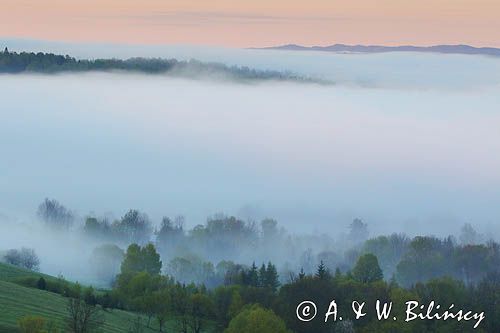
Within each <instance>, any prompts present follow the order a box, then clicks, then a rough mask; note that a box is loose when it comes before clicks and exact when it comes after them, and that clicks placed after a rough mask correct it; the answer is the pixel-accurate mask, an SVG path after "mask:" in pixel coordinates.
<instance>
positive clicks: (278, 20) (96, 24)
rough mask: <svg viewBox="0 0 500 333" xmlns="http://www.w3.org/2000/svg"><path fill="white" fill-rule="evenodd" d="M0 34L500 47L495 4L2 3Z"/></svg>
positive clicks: (321, 0)
mask: <svg viewBox="0 0 500 333" xmlns="http://www.w3.org/2000/svg"><path fill="white" fill-rule="evenodd" d="M0 4H1V10H0V35H1V36H0V37H4V38H5V37H12V38H32V39H43V40H61V41H73V42H114V43H130V44H196V45H217V46H226V47H263V46H272V45H281V44H287V43H296V44H302V45H329V44H334V43H345V44H379V45H401V44H405V45H406V44H412V45H423V46H425V45H433V44H469V45H473V46H490V47H500V38H499V33H498V31H500V20H499V19H498V13H499V12H500V1H498V0H405V1H401V0H349V1H347V0H309V1H294V0H287V1H285V0H273V1H269V0H252V1H249V0H242V1H234V0H218V1H204V0H169V1H163V0H142V1H135V0H87V1H82V0H74V1H66V0H46V1H40V0H28V1H27V0H1V1H0Z"/></svg>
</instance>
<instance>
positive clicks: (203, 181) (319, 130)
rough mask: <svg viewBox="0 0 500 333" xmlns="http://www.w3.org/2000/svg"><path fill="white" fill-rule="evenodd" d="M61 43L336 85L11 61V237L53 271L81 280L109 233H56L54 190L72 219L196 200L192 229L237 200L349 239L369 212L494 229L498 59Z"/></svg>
mask: <svg viewBox="0 0 500 333" xmlns="http://www.w3.org/2000/svg"><path fill="white" fill-rule="evenodd" d="M38 46H39V45H38ZM51 47H52V50H50V51H53V52H62V53H66V52H67V53H69V54H71V55H75V56H81V57H99V56H100V57H111V56H114V57H128V56H157V57H160V56H161V57H166V58H167V57H174V58H179V59H189V58H196V59H199V60H202V61H217V62H221V63H224V64H228V65H240V66H243V65H244V66H249V67H251V68H257V69H262V70H277V71H291V72H293V73H298V74H300V75H306V76H310V77H314V78H320V79H327V80H330V81H333V82H334V84H333V85H320V84H314V83H294V82H254V83H241V82H233V81H231V80H229V79H223V78H220V77H218V78H216V79H211V78H209V77H203V78H200V79H196V78H192V79H183V78H172V77H168V76H163V75H145V74H130V73H81V74H57V75H39V74H37V75H34V74H33V75H31V74H18V75H7V74H5V75H1V76H0V96H1V99H0V103H1V105H0V241H1V244H2V247H1V248H0V250H6V249H10V248H20V247H31V248H35V250H36V251H37V252H38V253H39V255H40V257H41V258H42V263H41V268H42V271H47V272H49V273H51V274H55V275H57V274H58V273H63V274H65V275H69V276H72V277H74V278H80V279H82V278H83V279H85V278H87V276H86V274H87V273H86V272H80V271H78V265H77V264H78V263H75V262H74V260H73V257H74V256H80V255H81V256H89V255H90V253H91V252H92V250H93V248H94V247H95V246H96V245H98V244H99V242H98V241H95V242H89V241H88V240H87V239H81V238H80V237H79V236H78V233H74V234H71V236H70V237H68V236H67V235H63V236H61V235H59V234H57V233H56V234H52V233H50V232H48V231H46V230H45V229H44V226H43V224H42V223H41V222H40V221H39V220H38V218H37V216H36V211H37V207H38V205H39V204H40V202H41V201H42V200H44V199H45V198H56V199H57V200H59V201H60V202H61V203H63V204H64V205H65V206H66V207H68V208H69V209H71V210H72V212H73V213H74V215H75V217H76V218H75V221H76V226H78V225H83V221H84V219H85V217H87V216H89V215H95V216H106V217H107V218H109V220H110V221H112V220H114V219H120V218H121V217H122V216H123V215H124V214H125V213H126V212H127V211H128V210H129V209H138V210H140V211H142V212H145V213H147V214H148V216H149V219H150V220H151V222H152V224H153V225H154V226H159V225H160V222H161V220H162V217H163V216H177V215H182V216H184V218H185V224H186V226H188V227H189V228H192V227H194V226H196V225H199V224H204V223H205V222H206V219H207V217H209V216H214V214H217V213H224V214H227V215H228V216H236V217H237V218H239V219H241V220H243V221H261V220H262V219H265V218H274V219H276V220H277V221H278V223H279V226H280V227H284V228H285V229H286V230H287V232H289V233H291V234H300V235H306V234H307V235H309V234H310V235H321V234H327V235H330V236H331V237H332V240H335V239H338V237H340V236H341V235H343V234H347V233H348V232H349V229H348V227H349V224H350V223H351V222H352V220H353V219H355V218H361V219H362V220H363V221H364V222H365V223H367V225H368V230H369V232H370V236H375V235H379V234H390V233H393V232H398V233H399V232H404V233H406V234H408V235H410V236H415V235H428V234H435V235H438V236H446V235H450V234H452V235H458V233H459V232H460V228H461V227H462V226H463V225H464V224H466V223H470V224H472V225H474V227H475V228H476V229H477V230H478V231H479V232H480V233H482V234H483V235H485V237H486V238H493V239H498V233H499V231H500V230H499V221H500V204H499V203H500V173H499V170H500V154H499V153H498V152H499V151H500V58H493V57H484V56H467V55H437V54H417V53H405V54H400V53H387V54H363V55H360V54H332V53H313V52H285V51H259V50H230V49H217V48H213V49H208V48H199V49H195V48H188V47H177V48H176V47H169V48H159V47H157V48H154V47H149V48H146V47H144V48H140V47H135V48H130V49H127V48H125V47H123V48H122V49H120V48H116V49H113V48H111V47H108V48H105V47H101V48H98V47H97V46H92V47H88V48H84V47H76V46H74V45H73V46H72V45H67V46H65V45H59V46H57V45H56V46H54V45H51ZM57 47H58V48H59V49H57ZM64 47H66V48H64ZM54 48H55V49H54ZM113 52H115V53H113ZM75 228H76V227H75ZM47 234H50V236H47ZM52 238H54V239H55V240H53V241H51V240H50V239H52ZM314 243H315V244H316V246H318V248H317V249H315V250H317V251H321V248H319V247H320V246H323V245H324V246H325V247H328V244H326V243H328V242H325V244H323V243H321V242H319V243H318V242H314ZM51 244H59V245H58V247H54V246H51ZM332 246H334V245H332ZM61 248H63V249H64V252H61ZM304 249H307V246H306V245H304ZM245 256H246V257H248V260H247V262H248V261H250V262H251V260H252V258H250V257H251V254H249V253H246V254H245ZM290 256H291V255H290ZM49 258H56V259H49ZM220 259H222V258H219V257H217V258H213V260H220ZM232 259H234V260H240V261H245V260H244V259H242V257H239V258H232ZM256 259H258V258H254V259H253V260H256ZM273 259H276V258H273ZM263 260H264V258H263ZM297 265H298V264H297ZM297 265H296V266H294V267H293V268H294V269H296V268H297V267H298V266H297ZM89 280H91V278H89Z"/></svg>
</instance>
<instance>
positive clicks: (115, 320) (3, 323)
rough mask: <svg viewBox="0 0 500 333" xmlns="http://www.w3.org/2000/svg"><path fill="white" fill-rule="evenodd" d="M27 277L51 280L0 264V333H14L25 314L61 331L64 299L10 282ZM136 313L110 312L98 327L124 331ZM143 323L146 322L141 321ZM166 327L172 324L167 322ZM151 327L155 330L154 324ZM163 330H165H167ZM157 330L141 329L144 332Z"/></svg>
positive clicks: (117, 332) (110, 331) (63, 318)
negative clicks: (38, 318)
mask: <svg viewBox="0 0 500 333" xmlns="http://www.w3.org/2000/svg"><path fill="white" fill-rule="evenodd" d="M30 276H44V278H48V279H55V278H54V277H50V276H47V275H43V274H39V273H34V272H31V271H27V270H24V269H20V268H17V267H14V266H10V265H5V264H2V263H0V333H7V332H8V333H14V332H17V320H18V319H19V318H21V317H23V316H26V315H37V316H42V317H44V318H45V319H46V320H54V321H55V322H57V323H58V325H59V326H60V327H61V328H63V327H64V321H65V319H66V316H67V314H66V304H67V299H66V298H64V297H62V296H60V295H58V294H54V293H50V292H47V291H43V290H38V289H33V288H26V287H22V286H20V285H17V284H15V283H13V281H16V280H17V279H22V278H26V277H30ZM136 318H137V314H134V313H131V312H126V311H119V310H112V311H106V312H105V324H104V326H103V328H102V331H103V332H104V333H114V332H116V333H122V332H127V331H128V328H129V327H130V323H131V321H132V320H134V319H136ZM143 322H144V323H145V322H146V319H144V320H143ZM168 324H169V325H168V326H169V327H170V326H172V325H173V324H174V323H173V321H171V322H169V323H168ZM151 326H153V328H155V329H156V328H157V327H156V323H153V324H152V325H151ZM169 327H167V331H169ZM155 331H157V330H150V329H149V330H144V332H145V333H151V332H155Z"/></svg>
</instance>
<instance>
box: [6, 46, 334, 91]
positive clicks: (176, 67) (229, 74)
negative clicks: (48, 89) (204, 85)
mask: <svg viewBox="0 0 500 333" xmlns="http://www.w3.org/2000/svg"><path fill="white" fill-rule="evenodd" d="M90 71H107V72H110V71H122V72H136V73H146V74H168V75H171V76H178V77H191V78H194V77H210V78H219V79H233V80H241V81H258V80H273V81H294V82H304V83H319V84H328V83H329V82H328V81H325V80H319V79H313V78H309V77H304V76H300V75H296V74H293V73H290V72H279V71H269V70H256V69H251V68H248V67H245V66H244V67H239V66H227V65H224V64H220V63H204V62H200V61H197V60H189V61H180V60H177V59H161V58H130V59H127V60H122V59H95V60H86V59H76V58H73V57H70V56H69V55H56V54H52V53H42V52H39V53H33V52H19V53H18V52H10V51H9V50H8V49H7V48H5V50H4V51H3V52H0V73H10V74H16V73H47V74H51V73H62V72H90Z"/></svg>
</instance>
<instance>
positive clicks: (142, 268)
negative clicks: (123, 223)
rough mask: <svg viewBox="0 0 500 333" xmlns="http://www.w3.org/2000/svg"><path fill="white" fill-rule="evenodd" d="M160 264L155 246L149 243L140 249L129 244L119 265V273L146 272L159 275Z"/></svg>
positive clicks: (135, 245)
mask: <svg viewBox="0 0 500 333" xmlns="http://www.w3.org/2000/svg"><path fill="white" fill-rule="evenodd" d="M161 267H162V262H161V260H160V255H159V254H158V252H156V249H155V246H154V245H153V244H151V243H149V244H147V245H146V246H145V247H143V248H141V247H140V246H139V245H137V244H131V245H130V246H129V247H128V249H127V252H126V254H125V259H124V260H123V262H122V264H121V273H122V274H128V273H138V272H148V273H149V274H152V275H155V274H160V271H161Z"/></svg>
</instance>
